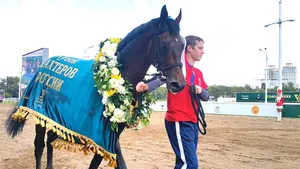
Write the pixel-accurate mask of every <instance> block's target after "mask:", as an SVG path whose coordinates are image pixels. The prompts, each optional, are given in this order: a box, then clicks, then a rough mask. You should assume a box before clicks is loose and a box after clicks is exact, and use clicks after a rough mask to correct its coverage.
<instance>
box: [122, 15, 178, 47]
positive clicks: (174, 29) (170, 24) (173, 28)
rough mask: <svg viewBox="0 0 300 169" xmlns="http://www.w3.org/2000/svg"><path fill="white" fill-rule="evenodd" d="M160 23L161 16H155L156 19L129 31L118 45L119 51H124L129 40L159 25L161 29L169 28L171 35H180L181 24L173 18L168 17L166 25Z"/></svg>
mask: <svg viewBox="0 0 300 169" xmlns="http://www.w3.org/2000/svg"><path fill="white" fill-rule="evenodd" d="M159 23H160V18H155V19H152V20H150V21H149V22H147V23H144V24H141V25H140V26H138V27H136V28H135V29H133V30H132V31H131V32H129V33H128V34H127V35H126V36H125V38H124V39H123V40H122V41H121V42H120V44H119V45H118V50H117V51H122V50H123V49H124V48H125V47H126V45H127V44H128V43H129V42H131V41H132V40H134V39H135V38H136V37H138V36H139V35H140V34H143V33H145V32H148V31H149V30H153V31H154V30H156V29H154V28H155V27H158V28H159V29H161V30H165V29H166V28H167V30H168V31H169V33H170V34H171V35H178V34H179V32H180V27H179V25H178V24H177V23H176V22H175V20H174V19H172V18H168V19H167V20H166V22H165V25H163V26H162V27H159V26H158V25H159Z"/></svg>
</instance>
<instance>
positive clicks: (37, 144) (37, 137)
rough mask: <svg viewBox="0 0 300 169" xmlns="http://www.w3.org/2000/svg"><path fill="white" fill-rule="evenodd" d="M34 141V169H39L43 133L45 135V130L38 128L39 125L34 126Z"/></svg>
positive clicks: (43, 145) (43, 143)
mask: <svg viewBox="0 0 300 169" xmlns="http://www.w3.org/2000/svg"><path fill="white" fill-rule="evenodd" d="M35 133H36V135H35V139H34V147H35V150H34V155H35V160H36V169H41V159H42V155H43V151H44V147H45V142H44V139H45V133H46V128H44V127H42V126H40V125H35Z"/></svg>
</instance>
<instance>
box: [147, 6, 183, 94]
mask: <svg viewBox="0 0 300 169" xmlns="http://www.w3.org/2000/svg"><path fill="white" fill-rule="evenodd" d="M180 20H181V10H180V12H179V15H178V16H177V17H176V19H175V20H174V19H171V18H169V16H168V11H167V9H166V6H163V8H162V9H161V14H160V18H159V20H158V25H157V28H156V29H155V31H154V36H153V37H154V38H153V40H152V43H150V46H149V51H150V54H149V55H150V56H151V63H152V65H154V66H155V67H156V68H157V69H158V70H159V71H160V72H161V73H162V74H163V75H164V76H165V77H166V78H167V82H166V84H167V88H168V90H169V91H170V92H172V93H177V92H180V91H181V90H183V88H184V86H185V85H186V82H185V78H184V75H183V72H182V62H181V54H182V53H183V52H184V47H185V39H184V38H182V37H181V36H180V33H179V31H180V28H179V23H180ZM183 64H184V63H183Z"/></svg>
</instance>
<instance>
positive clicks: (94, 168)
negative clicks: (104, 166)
mask: <svg viewBox="0 0 300 169" xmlns="http://www.w3.org/2000/svg"><path fill="white" fill-rule="evenodd" d="M102 159H103V157H102V156H101V155H99V154H95V155H94V158H93V160H92V162H91V164H90V167H89V169H97V168H98V167H99V165H100V164H101V161H102Z"/></svg>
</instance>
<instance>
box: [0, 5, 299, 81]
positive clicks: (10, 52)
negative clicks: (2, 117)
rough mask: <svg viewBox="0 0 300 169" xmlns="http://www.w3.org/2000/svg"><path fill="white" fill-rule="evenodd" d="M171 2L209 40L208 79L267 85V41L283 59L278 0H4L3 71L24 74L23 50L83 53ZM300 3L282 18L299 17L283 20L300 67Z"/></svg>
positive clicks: (186, 26) (204, 64) (291, 57)
mask: <svg viewBox="0 0 300 169" xmlns="http://www.w3.org/2000/svg"><path fill="white" fill-rule="evenodd" d="M164 4H166V5H167V9H168V12H169V15H170V16H171V17H173V18H175V17H176V16H177V15H178V12H179V9H180V8H182V20H181V34H182V35H183V36H186V35H189V34H194V35H198V36H200V37H202V38H203V39H204V41H205V54H204V56H203V58H202V60H201V62H200V63H197V64H196V66H197V67H198V68H200V69H201V70H202V72H203V73H204V78H205V80H206V82H207V83H208V85H213V84H223V85H244V84H251V85H256V84H259V81H257V80H255V79H262V78H264V68H265V55H264V54H263V53H262V52H260V51H259V50H258V49H259V48H267V51H268V54H269V64H273V65H276V66H277V65H278V25H273V26H270V27H268V28H265V27H264V25H266V24H269V23H272V22H276V21H278V16H279V5H278V0H226V1H225V0H190V1H189V0H185V1H183V0H178V1H177V0H101V1H100V0H94V1H91V0H9V1H7V0H0V22H1V26H0V46H1V47H0V77H5V76H17V75H19V70H20V66H21V56H22V54H25V53H28V52H30V51H33V50H36V49H39V48H42V47H46V48H49V55H50V57H52V56H55V55H66V56H74V57H78V58H81V57H83V55H84V49H85V48H87V47H89V46H91V45H97V44H98V43H99V42H100V41H101V40H103V39H105V38H107V37H110V36H115V37H124V36H125V35H126V34H127V33H128V32H129V31H131V30H132V29H133V28H135V27H137V26H139V25H140V24H142V23H144V22H147V21H149V20H150V19H152V18H155V17H159V15H160V10H161V7H162V6H163V5H164ZM299 7H300V1H299V0H283V3H282V19H295V20H296V21H295V22H286V23H284V24H282V43H283V46H282V52H283V64H285V63H286V62H292V63H294V65H295V66H297V67H298V71H299V69H300V51H299V39H300V33H299V30H300V10H299ZM297 30H298V31H297ZM96 50H97V49H96V48H94V49H89V50H88V52H87V53H88V54H90V55H93V54H94V53H95V52H96ZM297 80H298V83H299V80H300V74H299V73H298V75H297Z"/></svg>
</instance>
